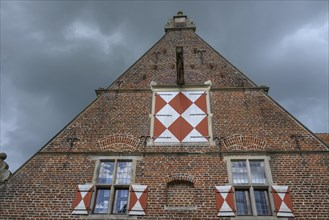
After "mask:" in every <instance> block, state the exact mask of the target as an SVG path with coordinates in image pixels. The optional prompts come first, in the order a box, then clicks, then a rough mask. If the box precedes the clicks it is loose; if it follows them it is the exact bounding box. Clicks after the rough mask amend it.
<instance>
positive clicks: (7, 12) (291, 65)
mask: <svg viewBox="0 0 329 220" xmlns="http://www.w3.org/2000/svg"><path fill="white" fill-rule="evenodd" d="M178 10H183V11H184V13H185V14H187V15H188V17H190V18H192V19H193V20H194V22H195V23H196V25H197V34H198V35H199V36H201V37H202V38H203V39H204V40H205V41H207V42H208V43H209V44H210V45H211V46H213V47H214V48H215V49H216V50H217V51H218V52H220V53H221V54H222V55H223V56H224V57H226V58H227V59H228V60H229V61H230V62H231V63H232V64H234V65H235V66H236V67H238V68H239V69H240V70H241V71H242V72H243V73H244V74H246V75H247V76H248V77H249V78H250V79H252V80H253V81H254V82H255V83H256V84H258V85H264V84H265V85H268V86H270V93H269V94H270V95H271V96H272V97H273V98H274V99H275V100H276V101H277V102H278V103H279V104H280V105H282V106H283V107H285V108H286V109H287V110H288V111H289V112H290V113H291V114H292V115H293V116H295V117H296V118H297V119H298V120H300V121H301V122H302V123H303V124H304V125H306V126H307V127H308V128H309V129H310V130H312V131H313V132H329V128H328V123H329V122H328V93H329V90H328V84H329V82H328V81H329V80H328V1H200V2H199V1H193V2H188V1H180V2H175V1H164V2H159V1H157V2H151V1H124V2H121V1H1V45H0V46H1V141H0V147H1V148H0V151H3V152H6V153H7V154H8V158H7V160H6V161H7V163H9V166H10V170H11V171H15V170H16V169H17V168H18V167H19V166H21V165H22V164H23V163H24V162H25V161H26V160H27V159H29V158H30V157H31V156H32V155H33V154H34V153H36V152H37V150H39V149H40V148H41V147H42V146H43V145H44V144H46V143H47V141H49V140H50V139H51V138H52V137H53V136H54V135H55V134H56V133H57V132H59V131H60V130H61V129H62V128H63V127H64V126H65V125H66V124H67V123H68V122H69V121H70V120H72V119H73V118H74V117H75V116H76V115H77V114H78V113H80V111H82V110H83V109H84V108H85V107H86V106H87V105H88V104H89V103H90V102H91V101H92V100H94V99H95V97H96V95H95V93H94V90H95V89H97V88H98V87H107V86H108V85H110V84H111V82H112V81H113V80H114V79H116V78H117V77H118V76H119V75H120V74H121V73H123V72H124V71H125V70H126V69H127V68H128V67H129V66H130V65H132V64H133V63H134V61H136V60H137V59H138V58H139V57H140V56H141V55H143V54H144V53H145V52H146V51H147V50H148V49H149V48H150V47H151V46H152V45H153V44H154V43H156V42H157V41H158V40H159V39H160V38H161V37H162V36H163V35H164V30H163V27H164V24H165V23H166V22H167V20H168V19H169V18H172V16H173V15H175V14H176V12H177V11H178Z"/></svg>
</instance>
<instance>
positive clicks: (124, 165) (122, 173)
mask: <svg viewBox="0 0 329 220" xmlns="http://www.w3.org/2000/svg"><path fill="white" fill-rule="evenodd" d="M131 165H132V163H131V162H118V168H117V175H116V181H115V183H119V184H130V176H131Z"/></svg>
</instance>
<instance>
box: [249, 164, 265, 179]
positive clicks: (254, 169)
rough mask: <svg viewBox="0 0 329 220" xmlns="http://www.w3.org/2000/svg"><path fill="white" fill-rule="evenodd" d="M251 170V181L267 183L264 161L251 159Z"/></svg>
mask: <svg viewBox="0 0 329 220" xmlns="http://www.w3.org/2000/svg"><path fill="white" fill-rule="evenodd" d="M249 163H250V171H251V182H252V183H258V184H265V183H266V176H265V168H264V161H255V160H252V161H249Z"/></svg>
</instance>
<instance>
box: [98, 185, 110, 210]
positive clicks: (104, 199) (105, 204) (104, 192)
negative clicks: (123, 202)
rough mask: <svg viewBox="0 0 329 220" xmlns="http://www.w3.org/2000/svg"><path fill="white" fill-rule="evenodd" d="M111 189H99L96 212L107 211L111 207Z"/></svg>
mask: <svg viewBox="0 0 329 220" xmlns="http://www.w3.org/2000/svg"><path fill="white" fill-rule="evenodd" d="M110 192H111V190H110V189H98V190H97V195H96V203H95V209H94V213H107V212H108V209H109V199H110Z"/></svg>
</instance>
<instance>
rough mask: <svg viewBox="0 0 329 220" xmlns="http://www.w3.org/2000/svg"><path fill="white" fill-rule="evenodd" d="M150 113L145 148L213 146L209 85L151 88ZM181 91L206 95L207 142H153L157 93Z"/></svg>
mask: <svg viewBox="0 0 329 220" xmlns="http://www.w3.org/2000/svg"><path fill="white" fill-rule="evenodd" d="M151 89H152V92H153V94H152V112H151V114H150V115H149V117H150V118H151V126H150V127H151V129H150V137H151V138H150V140H149V141H148V142H147V146H169V145H170V146H173V145H174V146H177V145H178V146H195V145H196V146H209V145H214V141H213V135H212V133H213V132H212V120H211V119H212V116H213V114H212V113H211V106H210V97H209V96H210V85H204V86H197V87H196V86H193V87H190V86H183V87H181V88H177V87H156V86H152V88H151ZM182 91H204V92H205V93H206V102H207V119H208V137H209V139H208V141H207V142H154V140H153V139H152V137H153V132H154V118H155V116H154V114H155V95H156V93H157V92H182Z"/></svg>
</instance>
